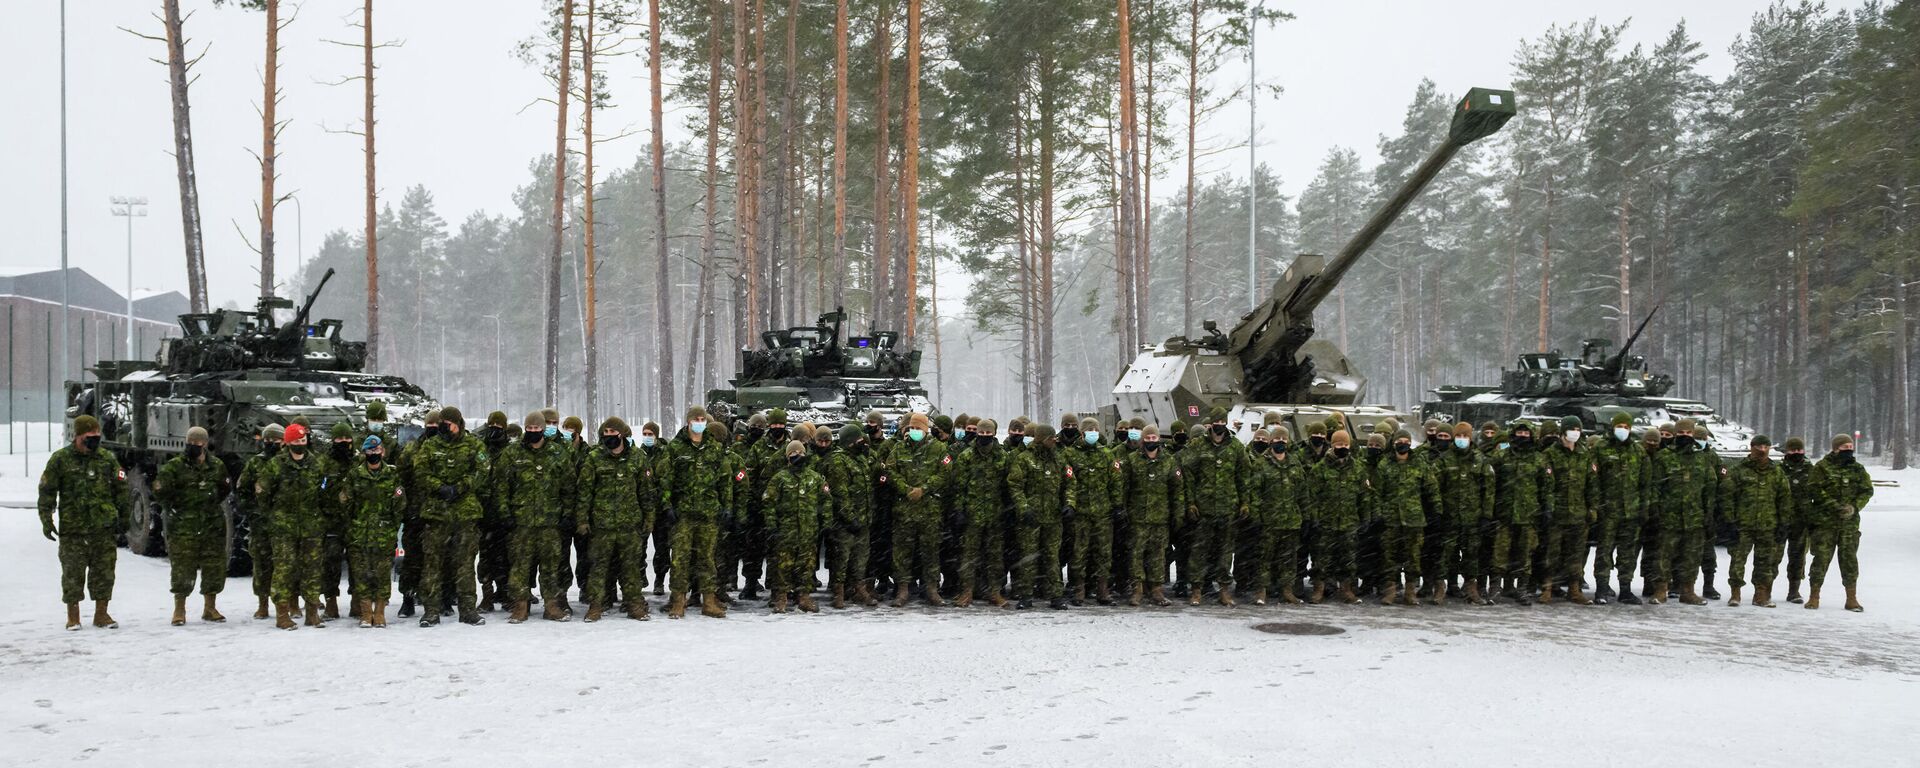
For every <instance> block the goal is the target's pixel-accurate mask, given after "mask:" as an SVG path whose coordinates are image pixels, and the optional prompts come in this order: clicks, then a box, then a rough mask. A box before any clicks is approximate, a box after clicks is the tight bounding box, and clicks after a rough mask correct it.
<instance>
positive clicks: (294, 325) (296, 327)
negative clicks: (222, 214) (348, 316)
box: [279, 267, 333, 344]
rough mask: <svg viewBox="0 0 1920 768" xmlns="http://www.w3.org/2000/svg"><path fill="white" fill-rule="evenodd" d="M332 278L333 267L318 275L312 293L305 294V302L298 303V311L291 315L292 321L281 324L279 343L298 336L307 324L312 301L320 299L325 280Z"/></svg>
mask: <svg viewBox="0 0 1920 768" xmlns="http://www.w3.org/2000/svg"><path fill="white" fill-rule="evenodd" d="M332 279H333V269H332V268H331V267H329V268H328V269H327V273H326V274H324V275H321V276H320V284H319V285H316V286H314V287H313V293H309V294H307V301H306V303H304V304H301V305H300V313H299V314H297V315H294V316H293V321H292V322H289V323H287V324H286V325H284V326H281V328H280V336H279V341H280V342H281V343H283V344H284V343H288V342H291V341H293V340H295V339H298V338H299V337H300V333H301V329H303V328H305V327H306V326H307V318H308V317H310V316H311V315H312V314H313V303H314V302H315V301H318V300H319V299H320V291H322V290H324V289H325V288H326V287H327V281H328V280H332Z"/></svg>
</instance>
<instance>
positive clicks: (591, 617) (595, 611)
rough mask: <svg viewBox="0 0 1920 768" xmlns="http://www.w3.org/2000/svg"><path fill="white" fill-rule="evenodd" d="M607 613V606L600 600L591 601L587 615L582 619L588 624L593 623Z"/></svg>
mask: <svg viewBox="0 0 1920 768" xmlns="http://www.w3.org/2000/svg"><path fill="white" fill-rule="evenodd" d="M605 615H607V607H606V606H604V605H601V604H600V603H598V602H594V603H589V604H588V605H587V617H586V618H584V619H581V621H585V622H586V623H588V624H592V623H594V622H596V621H599V620H600V617H601V616H605Z"/></svg>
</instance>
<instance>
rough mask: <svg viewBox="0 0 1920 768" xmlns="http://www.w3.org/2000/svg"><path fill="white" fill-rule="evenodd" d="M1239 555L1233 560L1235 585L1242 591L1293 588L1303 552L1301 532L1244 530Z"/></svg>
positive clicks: (1259, 526)
mask: <svg viewBox="0 0 1920 768" xmlns="http://www.w3.org/2000/svg"><path fill="white" fill-rule="evenodd" d="M1237 535H1238V536H1239V537H1240V541H1239V542H1238V543H1239V545H1240V546H1239V553H1238V554H1237V555H1235V556H1234V560H1233V574H1234V581H1236V582H1238V583H1239V584H1240V586H1241V587H1242V588H1243V589H1271V590H1273V591H1275V592H1278V591H1280V588H1281V587H1283V586H1288V585H1291V584H1293V582H1294V579H1295V577H1296V574H1297V571H1296V570H1295V565H1296V563H1297V562H1298V560H1296V558H1297V556H1298V554H1299V551H1300V530H1299V529H1298V528H1295V529H1291V530H1282V529H1280V528H1279V527H1277V526H1274V525H1268V524H1264V523H1263V524H1255V525H1249V526H1246V527H1243V528H1241V529H1240V531H1239V532H1238V534H1237Z"/></svg>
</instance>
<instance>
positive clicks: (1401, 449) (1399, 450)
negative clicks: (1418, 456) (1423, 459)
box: [1393, 443, 1413, 456]
mask: <svg viewBox="0 0 1920 768" xmlns="http://www.w3.org/2000/svg"><path fill="white" fill-rule="evenodd" d="M1393 452H1394V453H1395V454H1398V455H1400V456H1405V455H1407V454H1409V453H1413V444H1412V443H1394V444H1393Z"/></svg>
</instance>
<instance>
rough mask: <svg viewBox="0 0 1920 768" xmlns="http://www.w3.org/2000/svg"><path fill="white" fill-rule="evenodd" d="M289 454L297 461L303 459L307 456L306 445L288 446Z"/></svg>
mask: <svg viewBox="0 0 1920 768" xmlns="http://www.w3.org/2000/svg"><path fill="white" fill-rule="evenodd" d="M287 453H290V454H293V457H294V458H296V459H298V458H303V457H305V456H306V455H307V447H306V446H304V445H289V446H287Z"/></svg>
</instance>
